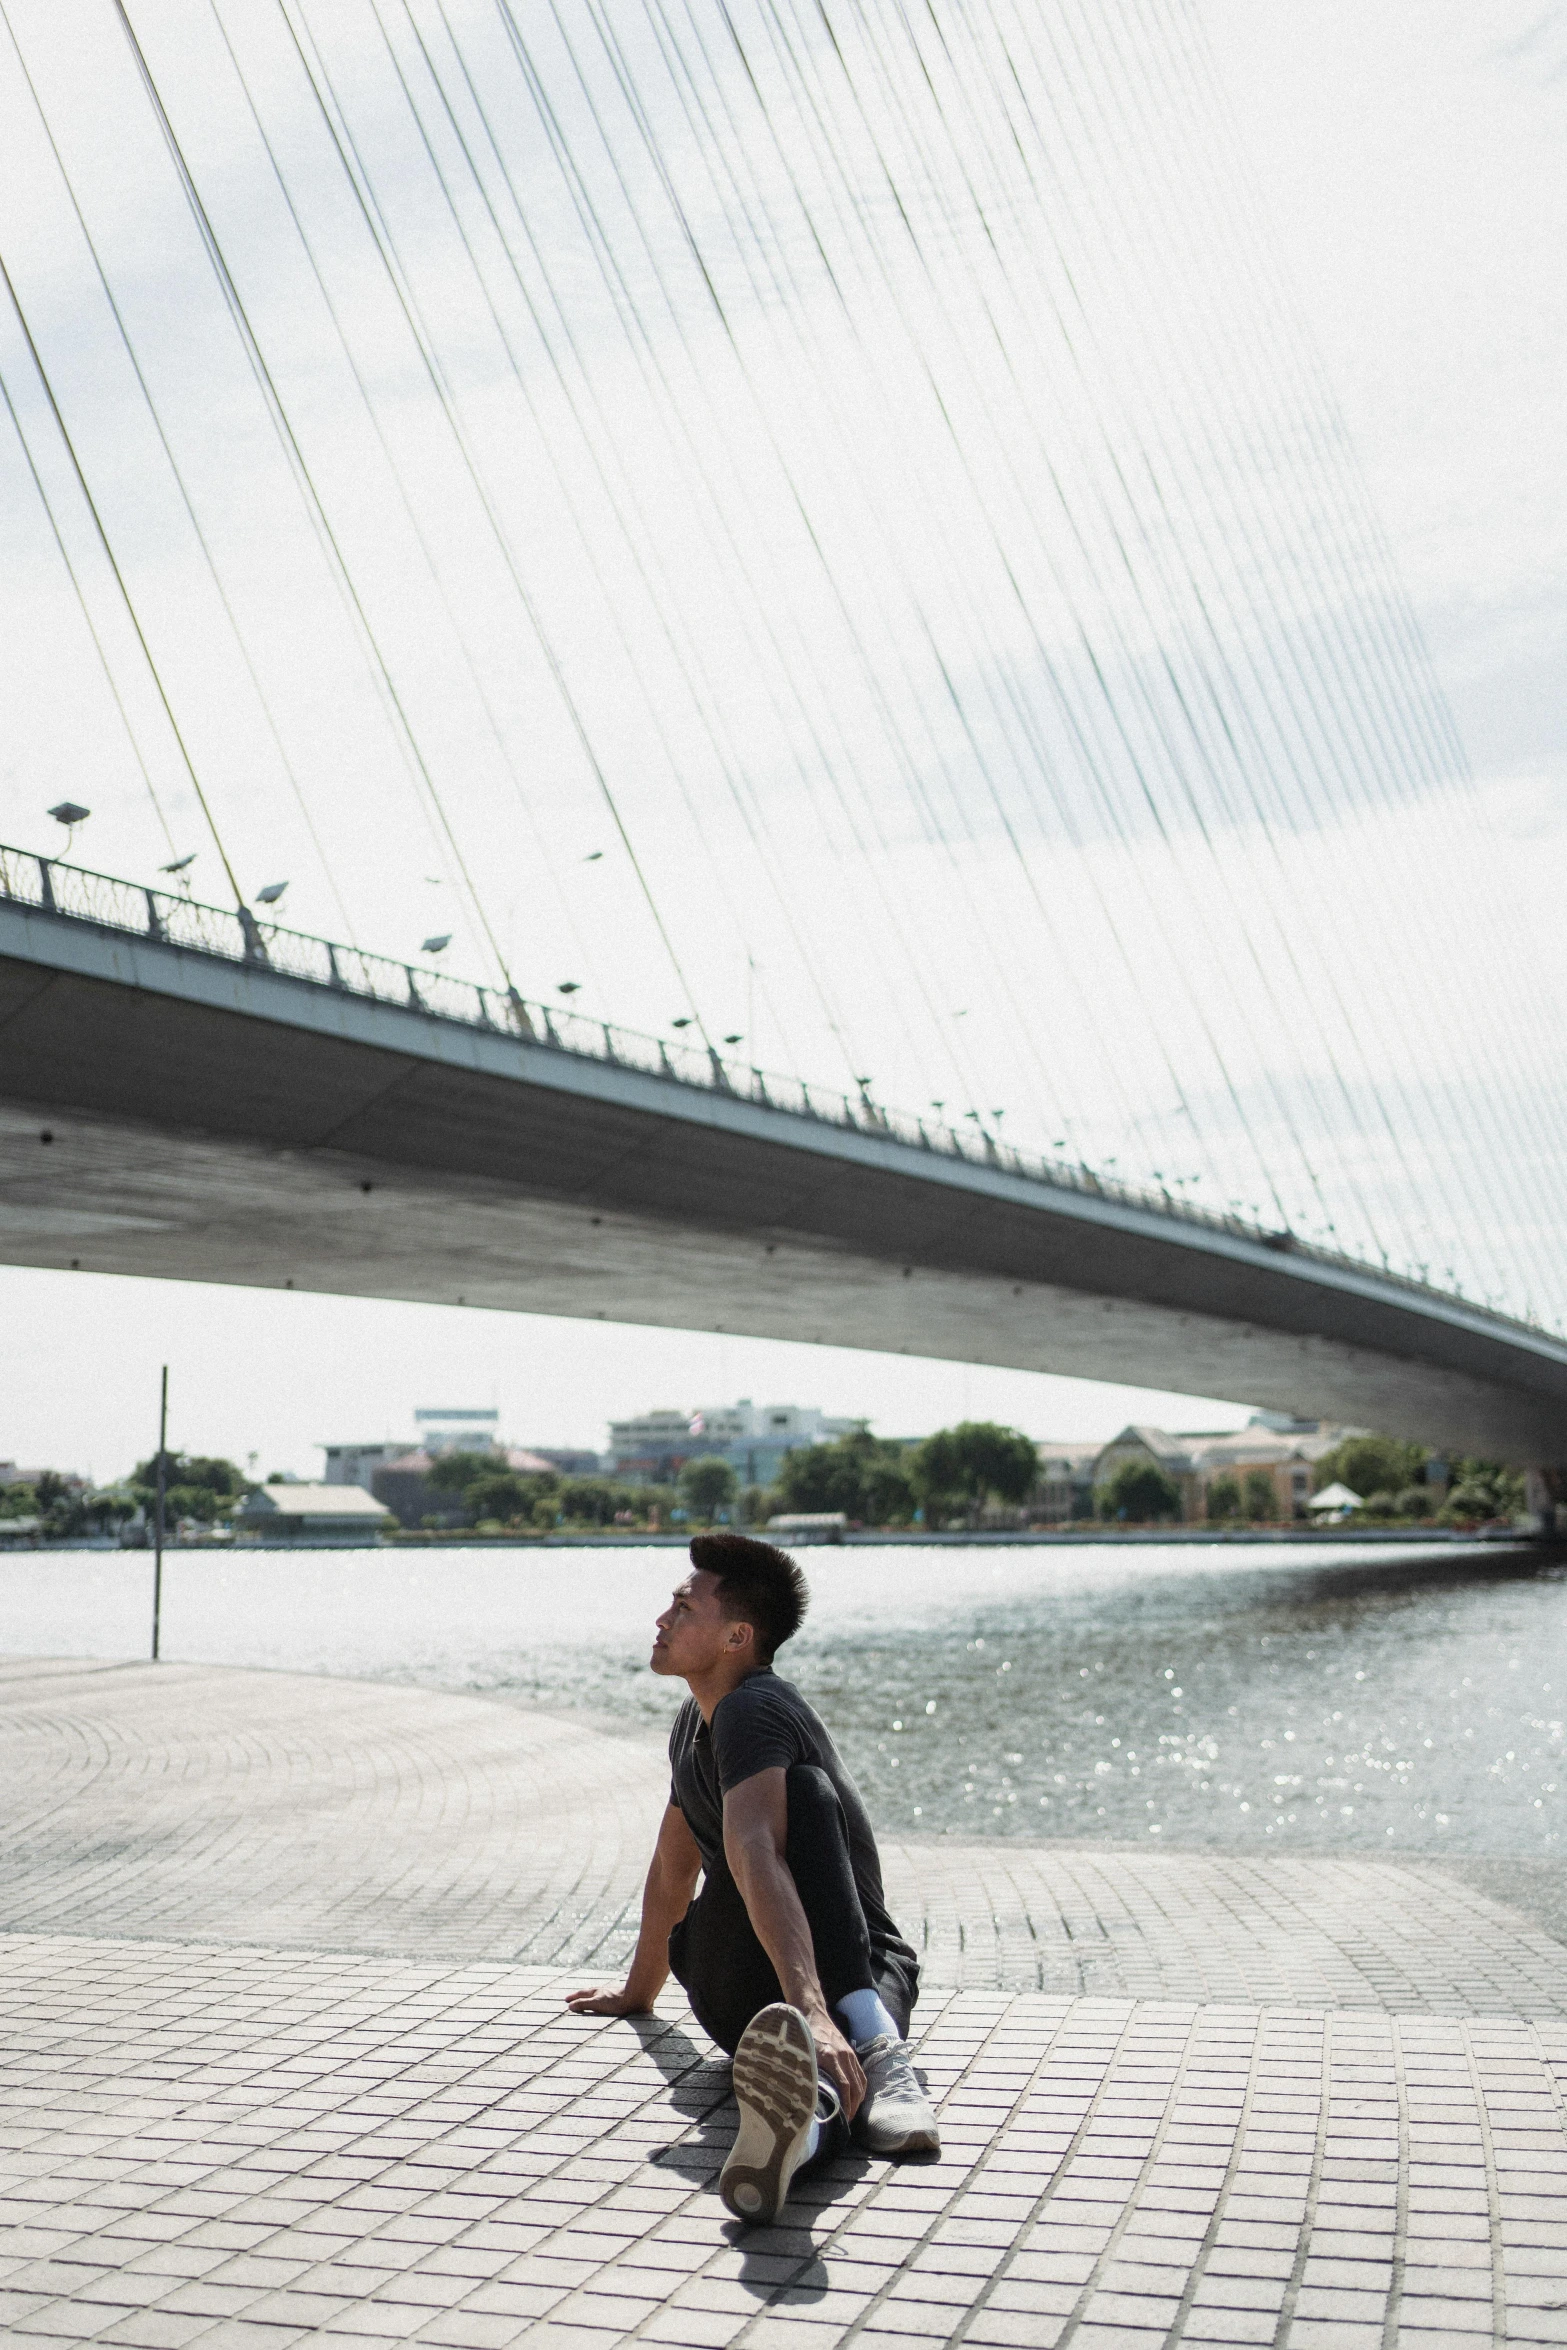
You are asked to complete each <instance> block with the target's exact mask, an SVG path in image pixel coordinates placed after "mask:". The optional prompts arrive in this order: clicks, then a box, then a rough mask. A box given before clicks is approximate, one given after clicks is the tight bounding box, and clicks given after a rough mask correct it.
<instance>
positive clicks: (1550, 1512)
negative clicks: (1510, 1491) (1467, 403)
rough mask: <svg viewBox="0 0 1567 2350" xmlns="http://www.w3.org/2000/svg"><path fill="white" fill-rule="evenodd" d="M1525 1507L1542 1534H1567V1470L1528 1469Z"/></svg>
mask: <svg viewBox="0 0 1567 2350" xmlns="http://www.w3.org/2000/svg"><path fill="white" fill-rule="evenodd" d="M1524 1507H1525V1508H1526V1509H1527V1510H1529V1511H1530V1512H1531V1513H1532V1515H1533V1516H1534V1517H1536V1518H1537V1519H1538V1520H1539V1525H1540V1532H1541V1533H1542V1534H1567V1468H1558V1469H1526V1470H1525V1471H1524Z"/></svg>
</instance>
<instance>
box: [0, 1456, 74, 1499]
mask: <svg viewBox="0 0 1567 2350" xmlns="http://www.w3.org/2000/svg"><path fill="white" fill-rule="evenodd" d="M40 1477H58V1478H59V1480H60V1483H61V1484H62V1485H63V1486H64V1488H65V1490H66V1492H67V1493H87V1492H89V1491H90V1490H91V1488H92V1479H91V1478H90V1477H81V1476H78V1475H77V1472H76V1471H75V1470H74V1469H28V1468H21V1467H19V1466H18V1465H17V1463H16V1462H15V1461H0V1493H3V1492H4V1490H5V1488H6V1487H7V1486H8V1485H36V1484H37V1482H38V1480H39V1478H40Z"/></svg>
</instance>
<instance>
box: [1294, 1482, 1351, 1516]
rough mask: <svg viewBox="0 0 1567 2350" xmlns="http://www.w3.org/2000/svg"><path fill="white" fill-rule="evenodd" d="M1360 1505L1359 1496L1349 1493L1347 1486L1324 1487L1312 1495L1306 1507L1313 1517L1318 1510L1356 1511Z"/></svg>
mask: <svg viewBox="0 0 1567 2350" xmlns="http://www.w3.org/2000/svg"><path fill="white" fill-rule="evenodd" d="M1360 1503H1361V1496H1360V1495H1359V1494H1358V1493H1351V1492H1350V1489H1349V1487H1348V1486H1347V1485H1324V1486H1323V1488H1322V1491H1321V1492H1320V1493H1314V1494H1313V1495H1312V1497H1311V1499H1310V1501H1309V1502H1308V1503H1307V1505H1306V1506H1307V1508H1308V1509H1309V1510H1310V1511H1311V1513H1312V1516H1313V1517H1315V1516H1316V1515H1317V1513H1318V1511H1319V1510H1321V1511H1326V1510H1358V1509H1359V1507H1360Z"/></svg>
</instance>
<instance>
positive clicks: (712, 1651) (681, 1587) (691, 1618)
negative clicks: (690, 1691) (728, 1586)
mask: <svg viewBox="0 0 1567 2350" xmlns="http://www.w3.org/2000/svg"><path fill="white" fill-rule="evenodd" d="M742 1630H743V1631H744V1633H745V1634H747V1635H749V1633H750V1626H749V1625H745V1626H743V1627H742V1626H740V1625H737V1624H736V1623H735V1621H734V1619H733V1618H732V1617H731V1618H730V1619H729V1620H728V1621H727V1622H726V1621H725V1617H724V1611H723V1609H722V1607H721V1606H720V1605H719V1599H718V1577H717V1576H716V1575H710V1574H708V1573H707V1572H706V1570H705V1569H704V1568H701V1567H693V1568H692V1570H691V1572H690V1574H689V1575H687V1577H686V1579H685V1581H684V1582H683V1583H677V1584H676V1586H675V1592H674V1597H673V1598H672V1599H671V1600H670V1603H669V1605H668V1607H667V1608H665V1610H664V1612H663V1614H662V1615H661V1616H660V1617H659V1619H658V1631H657V1636H656V1637H655V1639H654V1642H653V1654H652V1656H651V1657H650V1658H649V1659H648V1662H649V1663H650V1664H651V1665H652V1667H653V1670H654V1672H655V1673H671V1674H673V1675H675V1676H676V1678H677V1679H679V1680H682V1681H685V1680H689V1679H690V1678H691V1676H692V1675H693V1674H695V1675H697V1676H698V1677H700V1676H701V1675H702V1674H704V1673H709V1672H711V1671H712V1669H713V1667H714V1666H715V1665H717V1664H720V1663H722V1661H723V1660H724V1658H725V1657H727V1656H729V1655H731V1654H732V1653H733V1652H734V1649H735V1645H736V1643H735V1638H734V1635H735V1634H736V1632H737V1631H742Z"/></svg>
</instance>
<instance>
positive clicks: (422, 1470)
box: [321, 1407, 685, 1526]
mask: <svg viewBox="0 0 1567 2350" xmlns="http://www.w3.org/2000/svg"><path fill="white" fill-rule="evenodd" d="M414 1424H415V1426H416V1427H417V1428H418V1430H419V1435H418V1438H417V1440H416V1442H414V1443H413V1444H409V1443H407V1442H399V1441H398V1440H397V1439H396V1438H393V1437H388V1438H384V1439H382V1440H380V1441H378V1442H375V1443H369V1442H366V1443H362V1444H323V1445H322V1447H321V1450H322V1451H323V1453H325V1455H326V1483H327V1484H328V1485H334V1486H345V1485H358V1486H362V1487H365V1488H367V1489H368V1490H369V1491H370V1492H371V1493H372V1494H374V1496H375V1498H376V1499H377V1500H378V1501H380V1502H382V1503H384V1504H385V1506H386V1507H387V1508H388V1509H389V1510H391V1512H392V1513H393V1515H394V1516H395V1517H396V1518H397V1520H398V1522H399V1523H400V1524H401V1525H404V1526H422V1525H423V1524H424V1521H425V1520H426V1518H437V1519H443V1520H446V1521H447V1522H449V1523H451V1524H453V1525H457V1524H460V1523H461V1521H462V1517H463V1510H462V1507H461V1504H460V1503H459V1502H458V1500H457V1498H456V1497H455V1495H453V1494H450V1493H442V1492H441V1491H440V1490H439V1488H438V1487H436V1486H433V1485H432V1484H431V1483H430V1471H431V1469H432V1468H433V1467H434V1466H435V1463H436V1462H437V1461H438V1460H439V1459H440V1458H441V1456H442V1455H443V1454H444V1453H450V1452H479V1453H485V1454H488V1455H489V1456H490V1457H491V1458H492V1459H493V1462H494V1465H495V1467H496V1469H497V1470H503V1469H510V1470H512V1471H513V1472H514V1473H515V1474H516V1475H517V1476H519V1477H547V1476H550V1475H554V1476H557V1477H595V1476H597V1475H598V1473H599V1471H600V1470H601V1469H602V1467H603V1462H602V1461H601V1460H600V1458H599V1455H598V1454H597V1453H596V1452H590V1451H588V1450H587V1449H586V1447H585V1446H580V1445H550V1444H540V1445H515V1444H512V1445H508V1444H503V1443H502V1442H501V1440H500V1435H499V1426H500V1414H499V1412H495V1411H481V1410H478V1409H477V1408H472V1409H470V1408H467V1407H462V1408H458V1409H453V1410H420V1411H416V1412H415V1413H414ZM681 1425H682V1426H684V1425H685V1422H684V1419H682V1422H681Z"/></svg>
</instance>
